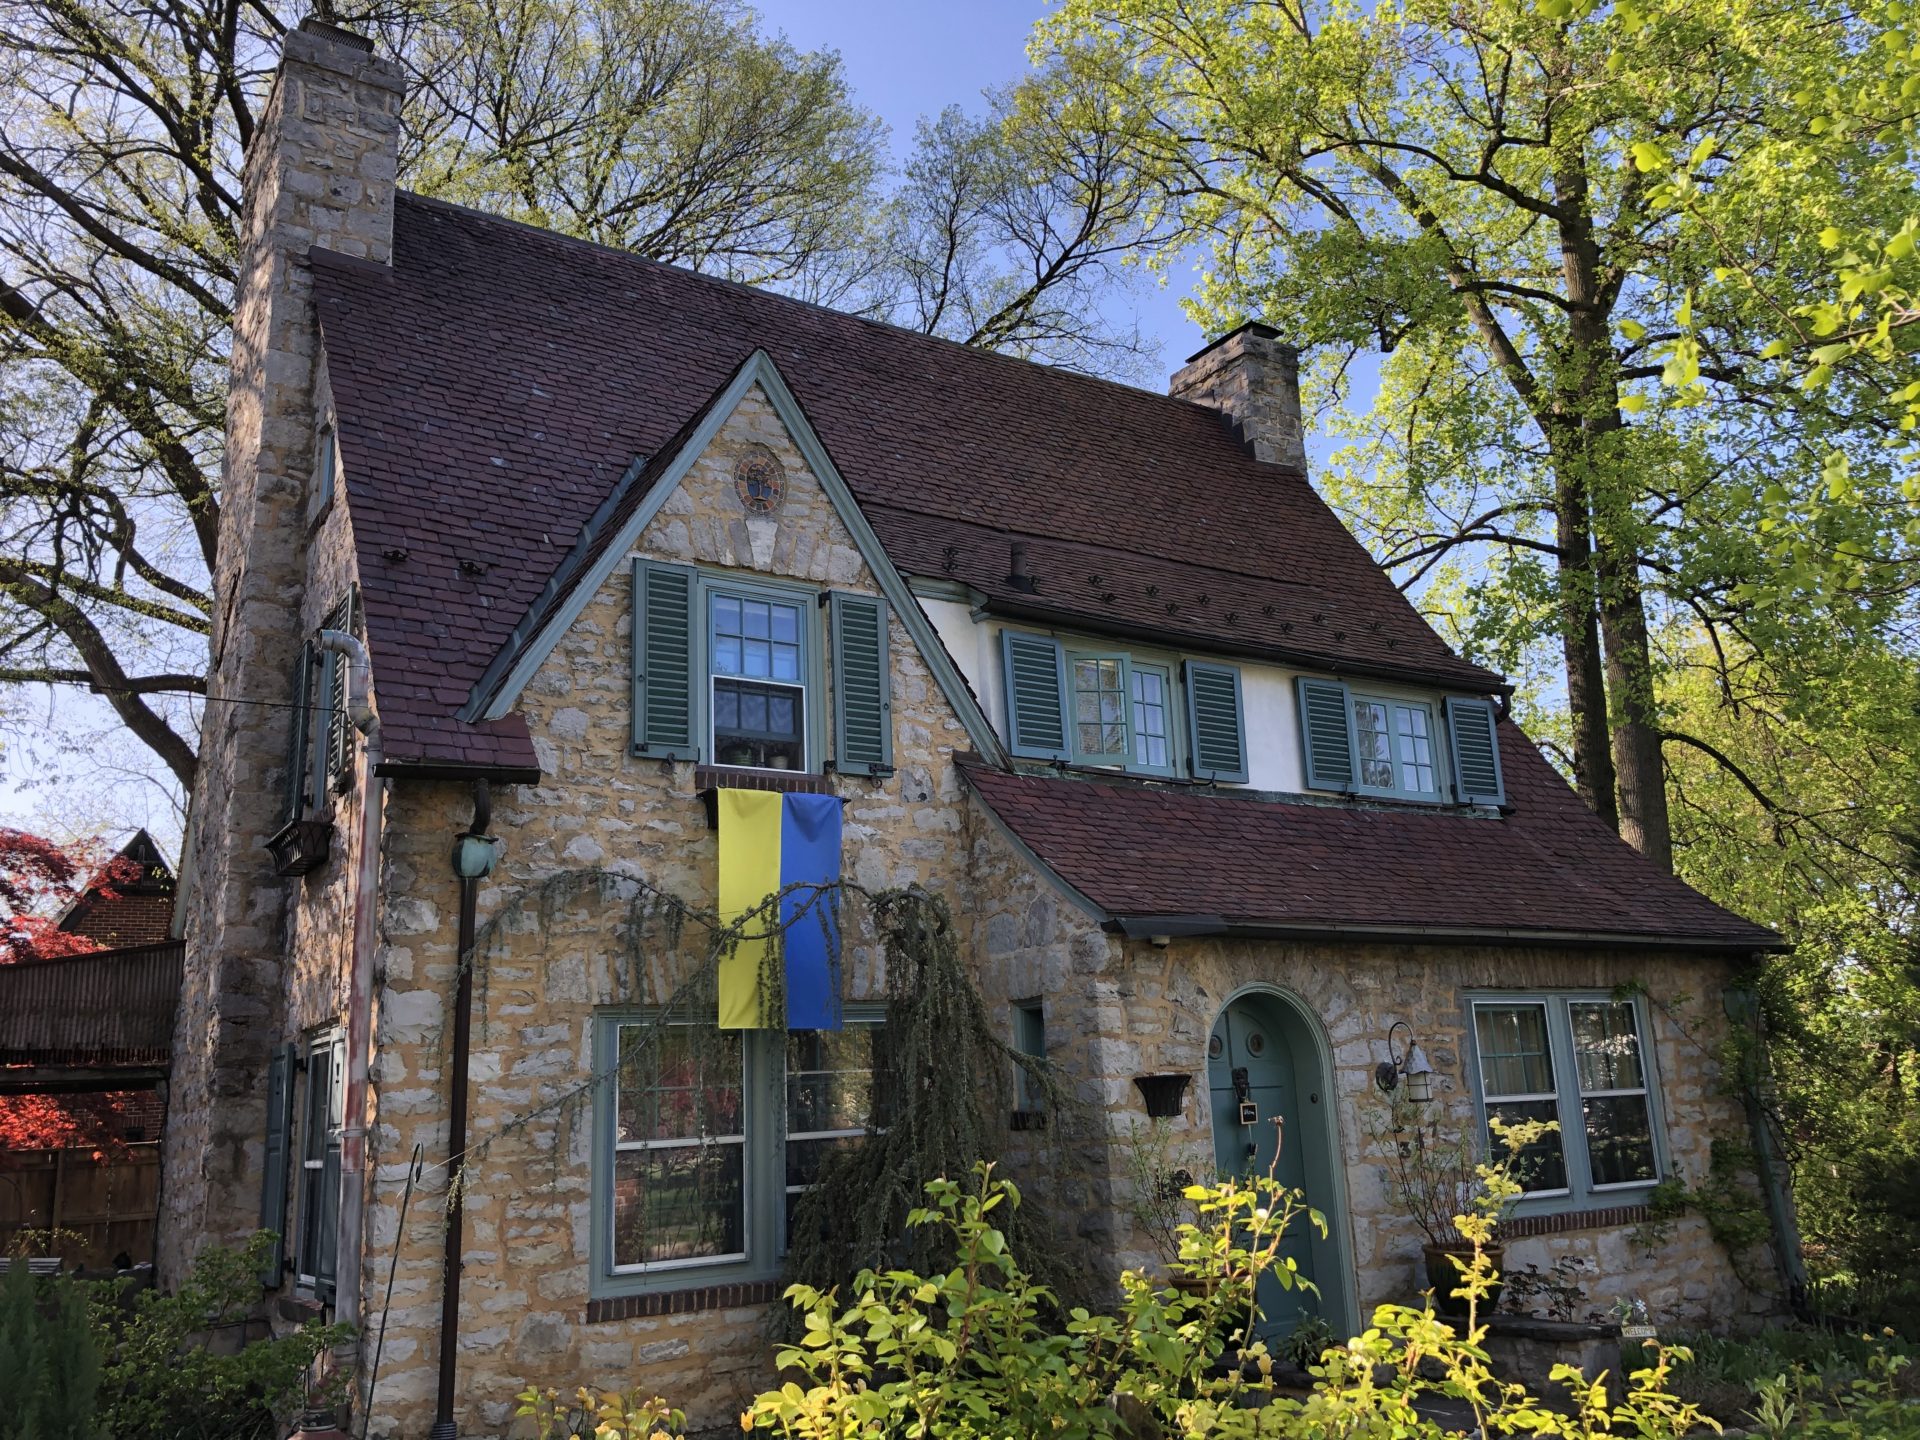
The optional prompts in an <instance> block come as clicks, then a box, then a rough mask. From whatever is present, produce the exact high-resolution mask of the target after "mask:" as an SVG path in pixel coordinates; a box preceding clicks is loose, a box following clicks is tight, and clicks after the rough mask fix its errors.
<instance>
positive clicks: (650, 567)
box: [631, 560, 891, 775]
mask: <svg viewBox="0 0 1920 1440" xmlns="http://www.w3.org/2000/svg"><path fill="white" fill-rule="evenodd" d="M715 596H726V597H731V598H734V599H739V600H745V601H754V602H761V603H772V604H776V605H781V606H791V607H794V608H796V609H797V610H798V611H799V612H800V626H799V644H800V648H801V660H800V678H799V679H798V681H792V682H790V681H787V680H772V679H769V680H768V681H767V683H768V684H770V685H780V686H787V685H792V686H793V688H797V689H800V690H801V691H803V692H804V709H805V718H804V720H803V721H802V724H801V734H802V737H803V744H804V755H803V757H802V759H803V763H802V764H801V766H800V767H799V768H798V769H797V770H794V769H788V770H783V771H766V772H763V773H783V774H811V775H818V774H821V773H823V771H824V769H825V762H826V760H827V758H828V751H827V746H826V699H825V697H826V695H827V667H826V650H825V635H824V632H823V629H822V622H821V614H820V612H821V609H822V608H823V604H824V603H825V601H826V600H827V598H828V596H827V593H826V592H823V591H821V590H820V589H818V588H817V587H815V586H811V585H805V584H800V583H791V582H788V581H783V580H777V579H768V578H764V577H761V576H758V575H755V576H740V575H735V574H732V573H730V572H728V573H722V572H714V571H707V570H701V569H696V568H694V567H692V566H687V565H670V564H666V563H663V562H661V561H657V560H635V561H634V564H633V608H634V618H633V642H632V654H633V684H632V706H633V739H632V744H631V750H632V753H633V754H635V755H638V756H643V757H645V758H647V759H652V760H695V761H702V762H705V763H708V764H719V763H720V761H719V759H718V757H717V756H716V755H715V753H714V742H713V708H714V707H713V682H714V678H715V677H714V672H713V657H712V655H711V653H710V651H711V650H712V634H713V620H712V616H713V600H714V597H715ZM721 678H736V679H738V678H743V677H721ZM747 683H757V682H752V681H748V682H747ZM887 703H888V705H889V707H890V705H891V702H890V701H888V702H887ZM889 713H890V712H889ZM887 728H888V729H890V728H891V727H890V726H889V727H887ZM886 739H887V746H886V748H887V751H888V758H889V760H890V759H891V736H890V735H889V736H887V737H886ZM742 768H747V769H754V768H757V767H751V766H748V767H742Z"/></svg>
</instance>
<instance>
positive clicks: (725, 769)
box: [693, 765, 833, 795]
mask: <svg viewBox="0 0 1920 1440" xmlns="http://www.w3.org/2000/svg"><path fill="white" fill-rule="evenodd" d="M723 787H724V788H725V789H728V790H778V791H779V792H780V793H781V794H783V795H831V794H833V782H832V781H831V780H829V779H828V778H827V777H826V776H825V775H809V774H806V773H804V772H800V771H795V772H793V773H791V774H782V773H781V772H780V771H778V770H736V769H733V768H732V767H730V766H726V765H696V766H694V767H693V788H694V789H695V790H718V789H721V788H723Z"/></svg>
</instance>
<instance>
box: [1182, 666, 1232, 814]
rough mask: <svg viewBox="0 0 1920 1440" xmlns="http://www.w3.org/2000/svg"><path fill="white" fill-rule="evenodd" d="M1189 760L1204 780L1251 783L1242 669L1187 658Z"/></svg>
mask: <svg viewBox="0 0 1920 1440" xmlns="http://www.w3.org/2000/svg"><path fill="white" fill-rule="evenodd" d="M1186 670H1187V735H1188V760H1189V764H1190V767H1191V769H1192V771H1193V773H1194V774H1195V775H1196V776H1198V777H1199V778H1200V779H1202V780H1220V781H1225V782H1226V783H1228V784H1232V785H1244V784H1246V783H1247V727H1246V724H1245V721H1244V719H1243V717H1242V715H1241V704H1240V671H1239V669H1238V667H1236V666H1233V665H1215V664H1212V663H1210V662H1208V661H1204V660H1189V661H1187V666H1186Z"/></svg>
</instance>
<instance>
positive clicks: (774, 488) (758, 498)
mask: <svg viewBox="0 0 1920 1440" xmlns="http://www.w3.org/2000/svg"><path fill="white" fill-rule="evenodd" d="M733 488H734V490H735V491H736V492H737V493H738V494H739V496H740V503H741V504H742V505H744V506H746V508H747V513H748V514H749V515H771V514H772V513H773V512H774V511H775V510H777V509H779V508H780V501H781V499H782V497H783V496H784V495H785V494H786V490H787V470H786V467H785V466H784V465H782V464H781V463H780V457H779V456H778V455H776V454H774V453H773V451H771V450H769V449H768V448H767V447H766V446H765V445H755V446H754V447H753V448H752V449H751V450H749V451H747V452H746V454H744V455H742V456H741V457H740V458H739V459H738V460H736V461H734V462H733Z"/></svg>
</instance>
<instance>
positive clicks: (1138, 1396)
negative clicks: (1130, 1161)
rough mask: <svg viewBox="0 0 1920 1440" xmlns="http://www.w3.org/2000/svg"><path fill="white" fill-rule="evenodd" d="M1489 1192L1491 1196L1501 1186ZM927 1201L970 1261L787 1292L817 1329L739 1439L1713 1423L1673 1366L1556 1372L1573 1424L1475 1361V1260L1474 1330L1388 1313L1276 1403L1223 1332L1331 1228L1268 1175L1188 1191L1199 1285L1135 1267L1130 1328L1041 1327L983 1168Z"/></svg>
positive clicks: (1085, 1315)
mask: <svg viewBox="0 0 1920 1440" xmlns="http://www.w3.org/2000/svg"><path fill="white" fill-rule="evenodd" d="M1491 1183H1493V1184H1494V1185H1495V1187H1496V1188H1497V1187H1498V1184H1499V1180H1498V1178H1497V1177H1496V1178H1495V1179H1494V1180H1493V1181H1492V1182H1491ZM927 1194H928V1197H929V1199H930V1201H931V1202H932V1203H931V1204H929V1205H928V1206H926V1207H924V1208H922V1209H920V1210H917V1211H916V1212H915V1213H914V1215H913V1217H912V1223H913V1224H915V1225H934V1226H939V1227H941V1228H943V1229H945V1230H946V1231H947V1232H948V1233H949V1234H950V1236H951V1238H952V1241H953V1246H954V1249H955V1252H956V1254H957V1255H958V1257H959V1258H958V1262H957V1263H956V1265H955V1266H954V1268H953V1269H952V1270H950V1271H948V1272H947V1273H945V1274H943V1275H932V1276H921V1275H917V1274H914V1273H912V1272H910V1271H888V1272H885V1273H875V1272H872V1271H868V1272H866V1273H864V1274H862V1275H861V1276H860V1277H859V1279H858V1280H857V1281H855V1283H854V1285H853V1288H852V1297H851V1299H850V1300H848V1301H846V1302H844V1303H843V1302H842V1301H841V1300H840V1299H839V1297H838V1296H837V1295H836V1294H834V1293H831V1292H821V1291H818V1290H815V1289H812V1288H810V1287H807V1286H794V1287H793V1288H792V1289H791V1290H790V1291H789V1292H788V1294H789V1298H790V1299H791V1301H792V1303H793V1304H794V1305H795V1306H796V1307H798V1308H799V1309H800V1310H801V1311H802V1312H803V1314H804V1316H805V1321H806V1334H805V1338H804V1339H803V1340H802V1341H801V1342H800V1343H799V1344H798V1345H795V1346H792V1347H789V1348H786V1349H783V1350H781V1351H780V1352H779V1356H778V1360H779V1364H780V1365H781V1367H782V1368H783V1369H787V1370H789V1371H792V1372H796V1378H794V1379H792V1380H789V1381H788V1382H787V1383H786V1384H784V1385H782V1386H781V1387H780V1388H779V1389H778V1390H774V1391H770V1392H768V1393H766V1394H763V1395H761V1396H760V1397H759V1398H757V1399H756V1400H755V1401H754V1403H753V1405H752V1407H751V1408H750V1409H749V1411H748V1412H747V1414H746V1415H745V1416H743V1417H742V1419H741V1425H742V1428H744V1429H748V1430H758V1431H765V1432H769V1433H773V1434H778V1435H782V1436H787V1437H792V1440H828V1437H835V1440H838V1437H847V1436H855V1435H866V1434H876V1435H878V1434H889V1435H891V1434H901V1435H910V1436H919V1437H930V1440H931V1437H941V1440H946V1437H952V1440H962V1437H974V1436H987V1435H995V1436H1000V1435H1049V1436H1057V1437H1062V1440H1076V1437H1094V1436H1104V1435H1115V1434H1125V1435H1132V1436H1144V1435H1158V1434H1179V1435H1188V1436H1211V1437H1219V1440H1240V1437H1254V1436H1282V1437H1299V1440H1306V1437H1310V1436H1311V1437H1315V1440H1320V1437H1339V1436H1389V1435H1391V1436H1395V1437H1405V1440H1440V1437H1442V1436H1445V1435H1447V1434H1449V1433H1450V1432H1449V1431H1447V1430H1446V1429H1445V1428H1444V1427H1443V1426H1441V1425H1440V1424H1439V1423H1437V1422H1435V1421H1433V1420H1430V1419H1427V1418H1426V1417H1424V1416H1423V1415H1421V1414H1420V1413H1419V1412H1418V1410H1417V1409H1416V1404H1417V1403H1418V1402H1419V1401H1421V1400H1422V1399H1424V1398H1426V1397H1431V1396H1436V1395H1444V1396H1451V1397H1453V1398H1454V1399H1455V1400H1457V1401H1463V1402H1465V1404H1466V1405H1467V1406H1468V1407H1469V1408H1470V1409H1471V1410H1472V1411H1473V1413H1474V1416H1475V1419H1476V1421H1477V1422H1478V1424H1479V1426H1480V1427H1481V1429H1482V1431H1483V1433H1486V1434H1490V1435H1491V1434H1514V1433H1518V1434H1531V1435H1538V1436H1551V1437H1564V1440H1588V1437H1599V1436H1607V1435H1613V1434H1619V1433H1631V1434H1639V1435H1642V1436H1647V1437H1674V1436H1679V1435H1682V1434H1684V1433H1686V1432H1687V1431H1688V1430H1689V1429H1691V1428H1693V1427H1694V1426H1695V1425H1696V1424H1697V1423H1698V1422H1699V1421H1700V1419H1701V1417H1700V1415H1699V1412H1698V1411H1697V1410H1695V1409H1694V1408H1693V1407H1691V1406H1689V1405H1686V1404H1685V1403H1683V1402H1681V1401H1679V1400H1676V1399H1674V1398H1673V1397H1672V1396H1670V1395H1668V1394H1666V1393H1665V1390H1664V1385H1665V1381H1666V1378H1667V1373H1668V1372H1667V1368H1666V1367H1667V1361H1666V1358H1665V1357H1662V1359H1661V1361H1660V1363H1659V1364H1657V1365H1656V1366H1654V1367H1653V1368H1652V1369H1651V1370H1649V1371H1646V1372H1643V1373H1642V1374H1641V1375H1640V1376H1639V1377H1637V1378H1636V1380H1635V1383H1634V1385H1633V1387H1632V1390H1631V1392H1630V1394H1629V1396H1628V1398H1627V1399H1625V1400H1624V1401H1622V1402H1621V1403H1619V1404H1618V1405H1614V1404H1612V1403H1611V1402H1610V1400H1609V1398H1608V1395H1607V1391H1606V1387H1605V1385H1604V1384H1602V1383H1600V1382H1599V1380H1598V1379H1597V1378H1596V1379H1595V1380H1593V1381H1591V1382H1590V1381H1587V1380H1585V1379H1583V1378H1582V1377H1581V1376H1580V1375H1579V1374H1578V1373H1577V1372H1575V1371H1573V1370H1572V1369H1570V1368H1568V1367H1561V1368H1559V1369H1558V1370H1556V1372H1555V1375H1554V1378H1555V1379H1556V1380H1559V1381H1561V1382H1562V1383H1564V1384H1566V1385H1567V1386H1568V1389H1569V1391H1570V1393H1571V1394H1572V1395H1573V1396H1574V1397H1575V1401H1576V1406H1577V1409H1576V1412H1575V1413H1574V1414H1571V1415H1562V1414H1558V1413H1555V1412H1554V1411H1551V1410H1548V1409H1546V1408H1545V1407H1544V1406H1542V1405H1540V1404H1538V1403H1536V1402H1535V1401H1534V1400H1533V1399H1531V1398H1530V1397H1529V1396H1528V1395H1527V1394H1526V1393H1525V1391H1524V1390H1523V1389H1522V1388H1521V1387H1519V1386H1516V1385H1509V1384H1503V1383H1501V1382H1499V1381H1496V1380H1495V1379H1494V1378H1493V1376H1492V1375H1491V1373H1490V1372H1489V1370H1488V1368H1487V1357H1486V1353H1485V1351H1484V1350H1483V1349H1482V1348H1481V1342H1482V1340H1483V1338H1484V1335H1485V1331H1484V1329H1483V1328H1481V1327H1480V1326H1479V1325H1478V1324H1477V1323H1476V1321H1475V1320H1474V1319H1473V1316H1474V1315H1476V1314H1477V1312H1478V1308H1479V1305H1480V1304H1481V1302H1483V1301H1484V1299H1485V1297H1486V1294H1487V1292H1488V1290H1489V1289H1490V1288H1491V1286H1492V1285H1493V1282H1494V1276H1493V1271H1492V1268H1491V1266H1490V1265H1489V1264H1488V1263H1487V1260H1486V1257H1485V1254H1484V1253H1483V1252H1482V1251H1481V1250H1478V1249H1476V1252H1475V1255H1474V1257H1473V1259H1472V1260H1471V1262H1469V1263H1468V1265H1467V1268H1466V1270H1465V1272H1464V1273H1463V1275H1462V1277H1461V1284H1460V1289H1459V1293H1460V1294H1461V1295H1462V1296H1464V1298H1466V1300H1467V1302H1468V1305H1469V1320H1468V1325H1467V1330H1466V1333H1465V1334H1464V1335H1462V1334H1459V1333H1456V1331H1455V1330H1454V1329H1453V1328H1452V1327H1451V1326H1449V1325H1447V1324H1446V1323H1444V1322H1443V1321H1441V1319H1440V1318H1439V1317H1438V1316H1437V1315H1436V1314H1435V1313H1434V1311H1433V1309H1432V1306H1431V1304H1429V1305H1428V1306H1427V1307H1426V1308H1425V1309H1421V1310H1415V1309H1411V1308H1408V1307H1406V1306H1398V1305H1383V1306H1381V1307H1380V1308H1379V1309H1378V1310H1377V1311H1376V1312H1375V1313H1374V1323H1373V1326H1372V1328H1370V1329H1369V1330H1367V1331H1366V1333H1365V1334H1363V1335H1360V1336H1357V1337H1355V1338H1354V1339H1352V1340H1349V1341H1348V1342H1347V1343H1346V1345H1344V1346H1330V1347H1328V1348H1327V1349H1326V1350H1324V1351H1323V1352H1322V1353H1321V1354H1320V1355H1319V1356H1318V1357H1317V1363H1316V1364H1314V1366H1313V1367H1312V1372H1311V1373H1312V1374H1313V1375H1314V1377H1315V1384H1314V1389H1313V1391H1312V1393H1311V1394H1310V1395H1309V1396H1308V1397H1307V1398H1306V1399H1295V1398H1291V1397H1285V1396H1280V1395H1278V1394H1277V1393H1276V1392H1275V1391H1274V1389H1273V1387H1272V1385H1271V1376H1272V1373H1273V1357H1272V1356H1271V1355H1270V1354H1269V1353H1268V1351H1267V1349H1266V1347H1265V1345H1264V1344H1261V1343H1259V1342H1257V1341H1256V1342H1253V1343H1251V1344H1245V1345H1237V1346H1233V1348H1232V1349H1231V1351H1230V1352H1229V1344H1230V1342H1229V1341H1228V1340H1227V1339H1225V1338H1224V1337H1226V1336H1228V1335H1230V1334H1236V1333H1237V1334H1245V1333H1246V1331H1247V1328H1248V1321H1249V1320H1250V1319H1251V1318H1252V1316H1253V1313H1254V1312H1253V1303H1254V1301H1253V1297H1254V1293H1255V1287H1256V1284H1257V1283H1258V1281H1259V1280H1260V1278H1261V1277H1262V1276H1266V1275H1270V1276H1272V1277H1273V1278H1274V1279H1275V1280H1277V1281H1278V1282H1279V1284H1280V1285H1281V1286H1282V1288H1285V1289H1296V1288H1302V1289H1310V1288H1311V1287H1310V1286H1309V1284H1308V1282H1307V1281H1306V1280H1304V1279H1303V1278H1302V1277H1301V1276H1300V1275H1299V1274H1298V1273H1297V1271H1296V1270H1295V1269H1294V1267H1293V1264H1292V1262H1291V1261H1290V1260H1287V1259H1286V1258H1284V1257H1282V1256H1281V1255H1280V1253H1279V1251H1280V1243H1281V1240H1282V1238H1283V1236H1284V1235H1285V1234H1286V1232H1287V1230H1288V1229H1289V1228H1290V1227H1291V1226H1292V1225H1293V1224H1295V1223H1296V1222H1305V1223H1310V1224H1315V1225H1319V1224H1322V1223H1323V1222H1322V1220H1321V1217H1319V1216H1318V1215H1316V1214H1314V1213H1313V1212H1312V1211H1310V1210H1308V1209H1306V1208H1305V1206H1304V1204H1303V1202H1302V1199H1301V1197H1300V1195H1299V1193H1298V1192H1294V1191H1288V1190H1286V1189H1284V1188H1283V1187H1281V1186H1280V1185H1279V1184H1277V1183H1276V1182H1274V1181H1273V1180H1271V1179H1261V1180H1254V1181H1252V1182H1250V1183H1246V1182H1239V1181H1232V1180H1229V1181H1223V1182H1221V1183H1220V1184H1218V1185H1216V1186H1213V1187H1202V1186H1195V1187H1192V1188H1191V1189H1190V1190H1189V1191H1188V1192H1187V1194H1188V1198H1189V1199H1190V1200H1191V1201H1192V1202H1193V1204H1194V1207H1195V1209H1196V1211H1197V1213H1198V1216H1199V1223H1198V1224H1190V1225H1186V1226H1184V1227H1182V1230H1181V1235H1180V1241H1181V1243H1180V1258H1179V1261H1178V1262H1177V1263H1176V1264H1175V1266H1174V1275H1175V1278H1176V1279H1177V1280H1185V1281H1187V1282H1189V1283H1188V1284H1187V1285H1185V1286H1179V1285H1176V1286H1169V1287H1165V1288H1159V1287H1156V1286H1154V1285H1153V1284H1152V1283H1150V1282H1149V1281H1148V1280H1146V1279H1145V1278H1144V1277H1142V1276H1140V1275H1137V1274H1134V1273H1131V1272H1129V1273H1128V1274H1127V1275H1125V1276H1123V1277H1122V1281H1121V1285H1122V1294H1123V1299H1122V1303H1121V1307H1120V1310H1119V1313H1118V1314H1115V1315H1096V1314H1092V1313H1090V1312H1088V1311H1087V1310H1084V1309H1074V1310H1071V1311H1069V1312H1068V1313H1067V1317H1066V1320H1065V1323H1064V1324H1063V1325H1061V1326H1058V1327H1055V1326H1050V1325H1048V1324H1047V1323H1046V1321H1045V1318H1044V1317H1045V1316H1046V1315H1047V1314H1048V1313H1049V1309H1050V1303H1051V1298H1052V1297H1051V1296H1050V1295H1048V1294H1047V1293H1046V1292H1045V1291H1044V1290H1043V1289H1041V1288H1040V1287H1038V1286H1036V1285H1034V1284H1033V1282H1032V1281H1031V1280H1030V1279H1029V1278H1028V1277H1027V1275H1026V1273H1025V1272H1024V1271H1023V1270H1022V1269H1021V1267H1020V1265H1019V1264H1018V1262H1017V1261H1016V1259H1015V1257H1014V1256H1013V1255H1012V1254H1011V1253H1010V1251H1009V1249H1008V1247H1007V1244H1006V1238H1005V1235H1004V1233H1003V1231H1002V1230H1001V1229H999V1228H998V1227H997V1226H996V1224H995V1219H996V1218H997V1216H996V1212H997V1211H1002V1210H1010V1209H1011V1208H1012V1207H1013V1206H1015V1205H1017V1204H1018V1203H1019V1194H1018V1191H1016V1190H1015V1189H1014V1188H1013V1187H1012V1186H1011V1185H1009V1184H1007V1183H1006V1182H1004V1181H999V1180H995V1179H993V1178H992V1176H991V1174H990V1173H989V1171H988V1170H987V1169H986V1167H981V1168H980V1169H978V1170H977V1171H976V1181H975V1184H974V1185H973V1186H971V1187H962V1186H960V1185H958V1184H956V1183H954V1182H952V1181H944V1180H943V1181H936V1182H935V1183H933V1184H931V1185H929V1186H928V1187H927ZM1458 1223H1459V1225H1460V1229H1461V1233H1462V1234H1463V1235H1465V1236H1467V1237H1468V1238H1469V1240H1470V1242H1471V1243H1474V1244H1475V1245H1476V1246H1484V1245H1485V1243H1486V1240H1487V1237H1488V1234H1489V1233H1490V1231H1491V1229H1492V1225H1493V1222H1492V1220H1491V1219H1490V1218H1488V1217H1486V1216H1482V1215H1466V1216H1462V1217H1460V1219H1459V1222H1458ZM1223 1319H1226V1320H1229V1321H1230V1322H1231V1323H1228V1324H1222V1323H1220V1322H1221V1321H1222V1320H1223ZM1223 1361H1224V1362H1225V1363H1224V1364H1223V1363H1222V1362H1223ZM1616 1427H1617V1428H1616Z"/></svg>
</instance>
